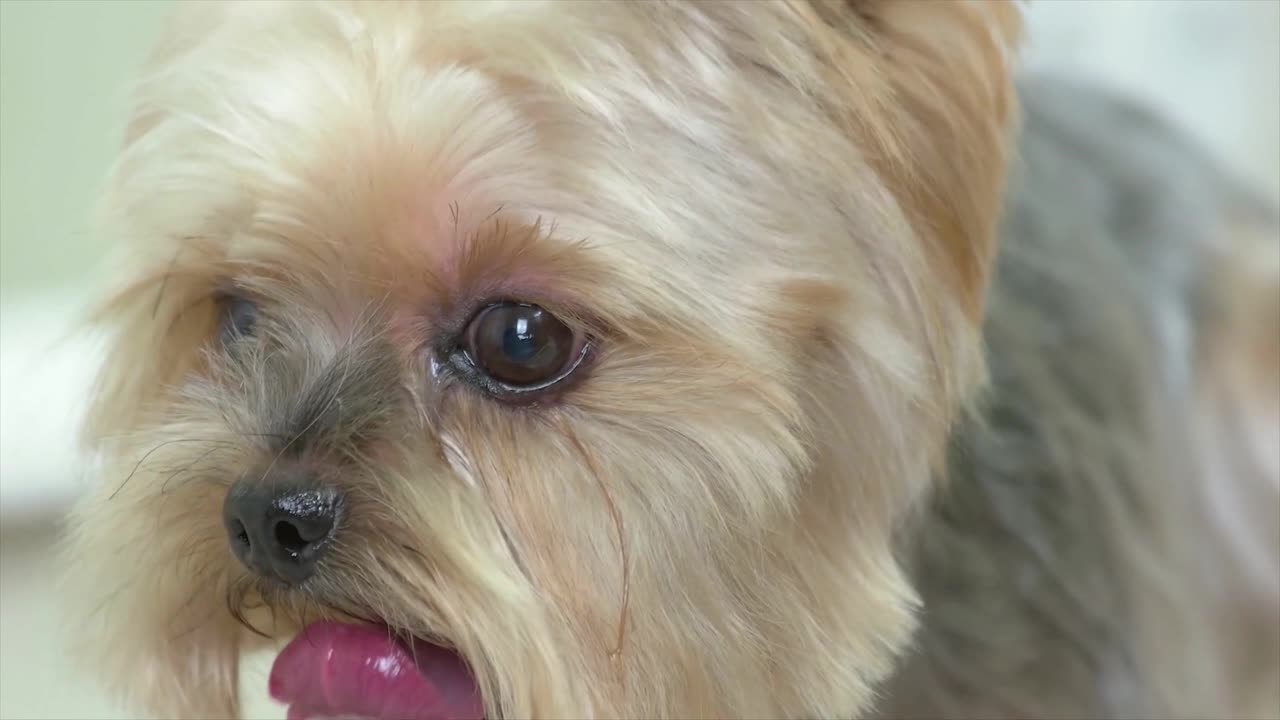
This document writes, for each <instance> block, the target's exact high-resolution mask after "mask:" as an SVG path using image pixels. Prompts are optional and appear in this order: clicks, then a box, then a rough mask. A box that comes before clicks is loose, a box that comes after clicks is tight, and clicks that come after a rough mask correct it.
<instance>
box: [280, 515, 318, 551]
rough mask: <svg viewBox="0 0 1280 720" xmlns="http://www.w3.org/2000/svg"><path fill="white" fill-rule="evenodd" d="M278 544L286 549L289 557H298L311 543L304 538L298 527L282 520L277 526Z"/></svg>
mask: <svg viewBox="0 0 1280 720" xmlns="http://www.w3.org/2000/svg"><path fill="white" fill-rule="evenodd" d="M274 532H275V536H276V542H277V543H279V544H280V547H282V548H284V549H285V551H286V552H288V553H289V555H291V556H293V557H297V555H298V553H300V552H302V551H303V550H305V549H306V548H307V546H308V545H310V544H311V543H310V542H309V541H308V540H306V539H305V538H303V537H302V533H301V532H300V531H299V530H298V527H297V526H296V525H294V524H293V523H291V522H289V521H288V520H281V521H280V522H278V523H276V526H275V530H274Z"/></svg>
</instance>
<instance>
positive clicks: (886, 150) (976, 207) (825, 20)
mask: <svg viewBox="0 0 1280 720" xmlns="http://www.w3.org/2000/svg"><path fill="white" fill-rule="evenodd" d="M803 12H805V13H806V14H808V15H809V17H810V18H811V20H812V22H813V29H814V34H815V36H817V37H818V39H819V45H820V48H819V51H820V52H821V53H822V55H823V60H824V61H825V62H826V63H828V68H827V70H828V72H829V73H830V77H832V78H833V79H834V84H835V91H836V92H837V93H843V94H845V95H846V96H847V97H846V98H845V102H844V103H843V105H844V106H845V108H847V112H848V113H849V114H850V116H851V117H850V118H849V121H850V122H852V123H853V124H854V125H855V126H856V132H858V134H859V140H860V142H861V144H862V145H863V147H864V148H866V149H867V152H868V156H869V160H870V161H871V162H872V163H873V164H874V165H875V166H876V169H877V170H878V171H879V172H880V173H881V175H882V176H883V177H884V178H885V179H886V180H887V181H888V182H889V184H890V186H891V188H892V189H893V191H894V192H895V194H896V195H897V196H898V199H899V202H900V203H902V205H903V206H904V208H905V209H906V210H907V212H908V213H909V214H910V216H911V220H912V222H913V224H914V225H915V226H916V229H917V231H918V232H919V233H920V235H921V236H922V237H924V238H926V239H927V241H928V242H929V243H931V247H930V251H931V261H932V262H934V263H937V264H938V265H939V273H938V275H939V277H940V278H942V279H944V280H949V281H951V282H952V283H953V284H954V291H955V298H956V299H957V300H958V301H959V302H960V303H961V305H962V306H963V307H964V309H965V310H966V312H968V313H969V314H970V315H971V317H973V318H974V319H976V318H977V316H978V315H979V314H980V312H981V305H982V298H983V295H984V291H985V286H986V279H987V273H988V270H989V266H990V264H991V259H992V256H993V254H994V243H995V232H996V224H997V222H998V219H999V215H1000V211H1001V196H1002V195H1003V191H1004V177H1005V165H1006V161H1007V157H1006V155H1007V150H1008V145H1009V142H1010V140H1011V137H1012V130H1013V129H1014V125H1015V122H1016V118H1017V112H1016V102H1015V97H1014V90H1013V87H1012V71H1013V62H1014V58H1015V50H1016V46H1017V44H1018V40H1019V37H1020V31H1021V14H1020V10H1019V7H1018V6H1017V5H1016V4H1014V3H1012V2H1004V1H1002V0H936V1H934V0H922V1H920V2H916V1H906V2H904V1H902V0H814V1H813V2H811V3H807V4H805V5H804V7H803Z"/></svg>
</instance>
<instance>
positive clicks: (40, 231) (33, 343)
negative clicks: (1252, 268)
mask: <svg viewBox="0 0 1280 720" xmlns="http://www.w3.org/2000/svg"><path fill="white" fill-rule="evenodd" d="M940 1H948V0H940ZM170 8H171V5H170V2H169V0H134V1H132V2H129V1H121V0H0V718H4V719H9V718H13V719H18V718H24V719H25V718H62V719H64V720H65V719H70V718H126V717H128V714H127V713H125V712H122V711H121V710H120V709H118V708H116V707H114V706H113V705H112V704H111V703H110V702H108V701H107V700H105V699H104V698H102V697H101V696H100V695H99V693H98V692H97V691H96V690H94V689H93V688H92V686H91V685H89V684H87V683H85V682H83V681H81V680H80V679H79V678H77V677H75V676H73V675H72V674H71V671H70V670H69V659H68V658H67V657H66V656H65V655H64V653H63V652H62V646H63V642H62V640H61V639H60V638H59V636H58V632H59V627H60V625H61V623H60V621H59V609H58V601H59V597H58V595H57V593H56V591H55V589H54V585H53V576H54V568H53V565H52V547H53V543H54V541H55V539H56V534H57V530H58V524H59V519H60V517H61V516H62V514H63V513H64V512H65V509H66V507H67V505H68V503H69V502H70V501H71V500H72V499H73V498H74V497H75V496H76V494H77V493H78V492H79V490H80V488H81V487H83V478H82V475H81V473H80V472H79V471H78V469H77V465H76V461H75V455H74V445H73V442H72V435H73V431H74V427H75V425H76V423H77V419H78V416H79V412H80V406H81V401H82V398H83V396H84V390H85V388H86V387H87V385H88V383H89V382H90V381H91V371H92V368H93V364H94V356H93V346H92V344H91V343H89V342H88V341H87V340H85V339H84V338H79V337H76V336H75V335H73V334H70V332H69V331H70V330H71V322H72V320H73V319H74V318H75V317H76V313H77V311H78V310H79V309H81V308H82V307H83V304H84V302H85V299H86V297H87V294H88V291H89V289H90V288H91V287H92V286H93V285H94V283H95V278H96V275H95V266H96V263H97V262H98V261H99V260H100V259H101V258H102V256H103V251H104V248H103V247H102V246H101V245H100V244H98V243H97V242H95V239H94V236H93V234H92V232H91V229H90V211H91V208H92V203H93V199H94V196H95V193H96V190H97V188H98V187H99V184H100V182H101V180H102V178H103V176H104V174H105V172H106V170H107V168H108V166H109V164H110V162H111V158H112V155H113V153H114V151H115V148H116V144H117V139H118V137H119V135H120V128H121V124H122V118H123V114H124V107H125V99H126V92H127V87H128V81H129V78H130V76H131V74H132V72H133V71H134V69H135V68H136V66H137V64H138V63H139V61H140V60H141V58H142V57H143V56H144V54H145V53H146V51H147V48H148V45H149V44H150V42H151V40H152V39H153V37H154V35H155V33H156V32H157V30H158V28H159V26H160V23H161V21H162V19H163V17H164V16H165V14H166V13H167V12H168V11H169V10H170ZM1027 14H1028V21H1029V24H1030V27H1029V29H1030V35H1029V38H1028V44H1027V48H1026V52H1025V55H1024V58H1025V59H1024V64H1025V66H1026V67H1027V68H1028V69H1030V70H1038V69H1053V70H1057V71H1060V72H1065V73H1071V74H1075V75H1079V76H1084V77H1088V78H1092V79H1093V80H1095V81H1096V82H1099V83H1103V84H1106V85H1109V86H1112V87H1116V88H1119V89H1121V90H1123V91H1125V92H1127V93H1129V94H1131V95H1133V96H1135V97H1138V98H1141V99H1144V100H1146V101H1147V102H1149V103H1150V104H1152V105H1154V106H1156V107H1157V108H1159V109H1161V110H1162V111H1163V112H1164V113H1165V114H1167V115H1168V116H1169V117H1171V118H1172V119H1173V120H1174V121H1175V122H1177V123H1178V124H1180V125H1182V126H1183V127H1184V128H1185V129H1187V130H1188V131H1190V132H1191V133H1192V134H1193V135H1194V136H1196V137H1198V138H1199V139H1200V141H1201V142H1203V143H1204V144H1206V145H1207V146H1209V147H1210V148H1212V149H1214V150H1216V151H1217V153H1218V155H1219V156H1220V157H1221V158H1222V159H1223V160H1224V161H1225V162H1226V163H1227V165H1228V166H1229V167H1231V168H1232V169H1234V171H1235V172H1236V174H1238V175H1239V176H1240V177H1242V178H1244V179H1246V180H1249V181H1251V182H1253V183H1254V184H1255V185H1256V186H1258V187H1259V188H1261V189H1263V190H1264V191H1266V192H1267V193H1269V194H1270V196H1271V197H1272V198H1274V201H1275V202H1276V203H1277V204H1280V0H1238V1H1231V0H1204V1H1195V0H1154V1H1141V0H1138V1H1126V0H1095V1H1089V0H1039V2H1033V3H1032V4H1031V5H1030V6H1029V9H1028V11H1027ZM266 662H267V660H266V659H264V660H263V664H262V666H261V667H258V666H256V665H255V666H254V667H252V668H251V669H250V671H249V672H251V673H252V674H254V675H255V676H258V677H256V678H246V679H248V680H249V688H248V689H249V691H250V692H249V697H248V699H249V700H250V702H249V705H248V708H247V709H248V711H249V713H250V714H251V715H253V716H256V717H278V718H283V717H284V712H283V710H281V709H279V708H275V707H272V706H271V705H270V704H269V703H268V702H266V700H265V688H266V682H265V675H264V669H265V663H266Z"/></svg>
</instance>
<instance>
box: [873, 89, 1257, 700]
mask: <svg viewBox="0 0 1280 720" xmlns="http://www.w3.org/2000/svg"><path fill="white" fill-rule="evenodd" d="M1022 99H1023V103H1024V113H1025V120H1024V128H1023V132H1022V136H1021V139H1020V142H1019V152H1018V154H1017V159H1016V160H1015V166H1014V167H1013V168H1012V169H1011V176H1010V185H1009V192H1008V196H1007V207H1006V217H1005V221H1004V224H1003V231H1002V238H1001V241H1002V248H1001V252H1000V256H999V260H998V264H997V270H996V275H995V278H994V281H993V285H992V287H991V290H990V295H989V299H988V308H987V320H986V340H987V357H988V362H989V366H990V373H991V382H990V386H989V390H988V393H987V395H986V396H985V397H984V398H983V399H982V402H981V404H980V406H979V407H976V408H975V409H974V412H973V413H972V414H971V417H970V418H969V419H968V420H967V421H966V422H965V423H963V424H962V426H961V427H960V428H959V429H958V430H957V431H956V433H955V435H954V437H953V442H952V449H951V455H950V463H949V471H950V477H949V478H948V479H947V482H946V483H945V485H944V488H943V490H942V492H941V493H940V495H939V497H938V499H937V502H936V504H935V505H934V506H933V507H932V508H931V509H930V510H929V511H928V512H927V513H926V515H925V517H923V518H922V519H921V520H920V522H919V524H918V525H916V526H913V527H912V528H910V529H909V531H908V532H907V533H906V534H905V538H904V545H903V548H904V555H905V556H906V560H907V562H908V563H909V564H910V566H911V567H912V572H913V574H914V577H915V579H916V583H917V587H919V589H920V591H921V594H922V595H923V598H924V608H923V627H922V629H921V632H920V634H919V636H918V641H917V644H916V648H915V650H914V653H913V654H912V655H911V656H910V657H908V658H906V659H905V660H904V662H903V667H902V669H901V671H900V673H899V675H898V677H897V678H896V680H895V681H894V682H893V683H891V685H890V687H889V688H888V692H887V696H886V698H885V701H884V703H883V707H882V708H881V712H882V714H883V715H884V716H885V717H894V718H904V717H948V718H954V717H982V718H992V717H1055V718H1068V717H1071V718H1100V717H1134V718H1136V717H1195V716H1200V717H1205V716H1210V717H1211V716H1214V714H1215V708H1216V709H1217V710H1216V712H1221V708H1222V707H1224V706H1223V705H1220V704H1219V701H1220V700H1221V698H1217V697H1215V696H1214V693H1215V692H1216V691H1215V690H1214V682H1213V677H1212V676H1213V675H1214V673H1215V672H1220V670H1217V669H1215V668H1213V667H1210V664H1211V661H1209V660H1207V658H1210V657H1211V654H1210V653H1209V652H1208V650H1207V645H1206V643H1210V642H1212V640H1211V639H1210V638H1207V637H1201V635H1200V634H1199V633H1198V632H1197V629H1196V628H1197V627H1198V626H1200V625H1203V623H1201V622H1200V619H1201V618H1200V615H1199V612H1200V611H1198V610H1197V609H1196V608H1197V604H1196V603H1194V602H1185V600H1186V599H1187V598H1188V597H1191V596H1193V595H1194V594H1195V593H1199V592H1202V591H1203V590H1204V588H1202V587H1199V586H1198V582H1199V581H1198V579H1197V576H1196V572H1197V571H1196V570H1195V568H1197V567H1198V566H1199V565H1200V563H1199V562H1198V561H1197V559H1196V557H1195V553H1196V552H1197V550H1196V549H1195V548H1194V538H1193V537H1189V535H1192V534H1193V533H1188V532H1179V530H1180V529H1183V530H1185V528H1186V525H1185V521H1186V518H1189V517H1190V514H1189V513H1190V512H1191V510H1190V507H1191V505H1193V504H1194V500H1193V497H1194V493H1193V491H1192V490H1191V488H1192V485H1193V483H1194V482H1195V481H1196V478H1195V477H1194V474H1193V472H1192V471H1191V467H1192V465H1194V462H1193V461H1192V459H1191V458H1190V457H1189V453H1190V450H1189V449H1188V448H1189V445H1190V444H1189V443H1188V436H1187V432H1188V431H1187V430H1185V429H1183V428H1184V426H1185V425H1186V423H1185V418H1186V415H1187V413H1188V412H1189V408H1188V393H1189V392H1190V378H1191V375H1192V373H1193V372H1194V370H1193V363H1194V360H1193V357H1194V323H1193V321H1192V318H1193V317H1194V313H1193V312H1192V309H1193V307H1194V306H1195V304H1196V303H1195V297H1196V282H1197V273H1196V269H1197V267H1198V262H1199V261H1198V258H1197V253H1198V248H1201V247H1203V245H1204V239H1205V238H1206V237H1208V236H1209V235H1210V234H1212V233H1214V232H1218V231H1219V230H1218V228H1219V225H1218V222H1219V220H1220V217H1221V213H1222V208H1223V207H1224V206H1225V205H1237V204H1240V203H1244V202H1247V201H1246V200H1245V199H1244V197H1243V195H1242V194H1237V191H1235V190H1229V189H1228V188H1230V187H1231V185H1230V183H1229V182H1227V181H1226V179H1225V178H1224V177H1223V176H1222V175H1221V174H1220V173H1219V172H1218V171H1217V170H1216V169H1215V168H1214V167H1213V166H1212V165H1211V164H1210V163H1208V162H1207V161H1206V160H1205V159H1204V158H1203V157H1202V156H1201V155H1200V154H1199V153H1198V152H1197V151H1196V150H1195V149H1193V148H1191V146H1190V145H1189V143H1187V142H1186V141H1185V140H1184V139H1183V138H1182V137H1181V136H1180V135H1179V134H1178V133H1176V132H1174V131H1172V130H1171V129H1169V128H1168V127H1166V126H1165V125H1163V124H1161V123H1160V122H1159V121H1158V120H1156V119H1155V118H1154V117H1153V116H1152V115H1150V114H1148V113H1146V112H1144V111H1142V110H1140V109H1138V108H1136V107H1134V106H1132V105H1130V104H1128V103H1126V102H1123V101H1120V100H1118V99H1115V98H1112V97H1109V96H1107V95H1104V94H1101V93H1098V92H1095V91H1092V90H1089V89H1087V88H1083V87H1080V86H1076V85H1073V84H1071V83H1068V82H1065V81H1061V80H1054V79H1037V80H1029V81H1027V82H1025V83H1024V84H1023V86H1022ZM1259 207H1260V206H1259ZM1166 648H1176V651H1175V652H1165V649H1166ZM1218 716H1219V717H1220V716H1221V715H1218Z"/></svg>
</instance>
